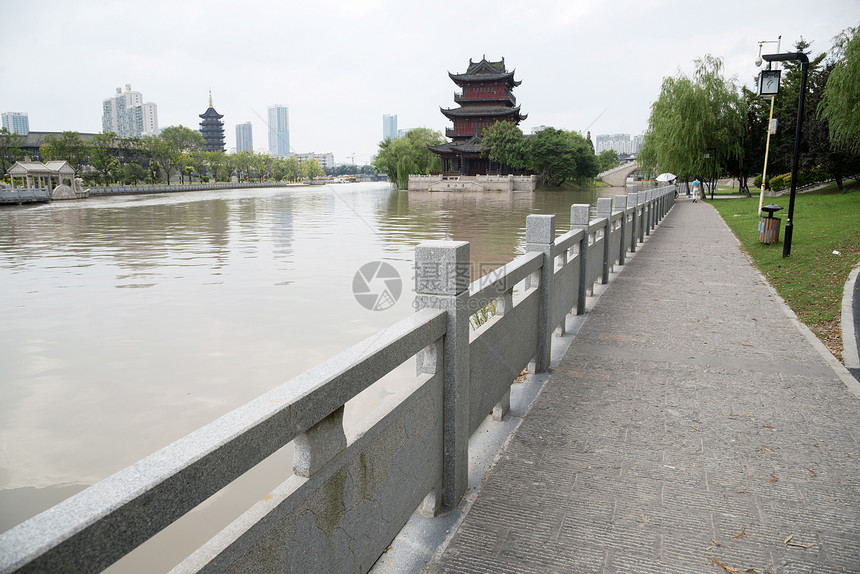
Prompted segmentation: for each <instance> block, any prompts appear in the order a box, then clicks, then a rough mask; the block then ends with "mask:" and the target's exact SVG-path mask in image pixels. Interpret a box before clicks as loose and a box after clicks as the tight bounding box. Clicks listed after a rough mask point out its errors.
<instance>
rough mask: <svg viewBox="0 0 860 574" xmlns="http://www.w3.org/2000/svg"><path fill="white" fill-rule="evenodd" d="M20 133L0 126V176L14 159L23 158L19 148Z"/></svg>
mask: <svg viewBox="0 0 860 574" xmlns="http://www.w3.org/2000/svg"><path fill="white" fill-rule="evenodd" d="M22 139H23V138H22V137H21V134H16V133H15V132H10V131H9V130H7V129H6V128H0V177H2V176H3V175H5V174H6V172H7V171H8V170H9V168H10V167H12V165H14V163H15V162H16V161H20V160H22V159H24V150H22V149H21V147H20V146H21V140H22Z"/></svg>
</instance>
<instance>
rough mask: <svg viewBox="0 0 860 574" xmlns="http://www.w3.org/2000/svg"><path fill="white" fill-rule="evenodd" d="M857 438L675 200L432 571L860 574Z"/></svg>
mask: <svg viewBox="0 0 860 574" xmlns="http://www.w3.org/2000/svg"><path fill="white" fill-rule="evenodd" d="M858 438H860V400H858V399H857V398H856V397H855V396H854V395H852V394H851V393H849V392H848V391H847V390H846V387H845V384H844V383H843V381H842V380H841V379H840V378H839V376H837V374H836V373H835V372H834V371H833V369H832V367H831V366H830V364H829V363H828V362H827V361H826V360H825V359H824V358H823V357H822V355H821V354H820V352H819V350H818V349H816V348H815V347H813V346H812V345H811V344H810V343H809V341H808V340H807V339H806V338H805V336H804V334H803V333H802V332H801V331H800V330H799V329H798V328H796V326H795V324H794V323H793V321H792V319H791V318H790V317H789V315H788V314H786V313H785V312H784V309H783V308H782V303H781V302H780V299H779V298H778V297H776V296H775V294H774V292H773V290H772V289H771V287H770V286H769V285H768V284H767V283H766V282H765V281H764V280H763V278H762V277H761V275H760V274H758V272H757V271H755V270H754V269H753V268H752V267H751V265H750V264H749V262H748V261H747V259H746V257H745V256H744V255H743V253H742V252H741V251H740V249H739V247H738V244H737V242H736V241H735V239H734V237H732V235H731V233H730V232H729V231H728V229H727V228H726V226H725V225H724V224H723V222H722V221H721V219H720V218H719V216H718V215H717V214H716V212H715V211H714V210H713V209H712V208H711V207H710V206H709V205H708V204H707V203H696V204H693V203H689V202H687V201H680V202H678V203H676V205H675V206H674V208H673V210H672V211H671V212H670V213H669V215H668V216H667V217H666V219H665V220H664V222H663V223H662V224H661V225H660V226H659V227H658V228H657V229H656V230H655V231H654V232H653V233H652V234H651V235H650V237H649V238H648V240H647V241H646V243H644V244H643V245H640V246H639V247H637V253H636V255H635V256H634V257H633V258H632V259H628V261H627V264H626V265H625V266H624V270H623V272H622V273H621V274H620V275H618V276H617V277H616V278H615V280H614V282H613V283H612V284H610V286H609V289H608V290H607V291H606V292H605V293H604V294H603V295H602V296H601V298H600V299H599V300H598V302H597V305H596V306H595V307H594V309H593V310H592V311H591V312H590V313H589V315H588V316H587V318H586V320H585V322H584V323H583V325H582V327H581V329H580V331H579V333H578V334H577V336H576V339H575V340H574V343H573V345H572V346H571V347H570V349H569V351H568V353H567V355H566V356H565V358H564V359H563V360H562V361H561V362H560V363H559V365H558V366H557V368H556V369H555V371H554V372H553V374H552V376H551V378H550V380H549V381H548V382H547V383H546V385H545V387H544V389H543V391H542V392H541V394H540V396H539V397H538V398H537V399H536V401H535V403H534V405H533V406H532V409H531V411H530V412H529V413H528V414H527V416H526V417H525V420H524V421H523V423H522V425H521V427H520V428H519V430H518V431H517V432H516V434H515V435H514V436H513V437H512V439H511V440H510V441H509V443H508V444H507V446H506V447H505V449H504V450H503V451H502V452H501V453H500V455H499V459H498V462H497V463H496V465H495V466H494V467H493V468H492V469H491V471H490V472H489V473H488V475H487V477H486V479H485V483H484V486H483V487H482V490H481V491H480V494H479V495H478V497H477V500H476V501H475V502H474V504H473V506H472V508H471V510H470V511H469V513H468V515H467V516H466V518H465V520H464V522H463V524H462V525H461V526H460V528H459V530H458V532H457V534H456V535H455V536H454V537H453V540H452V541H451V543H450V544H449V545H448V547H447V549H446V551H445V553H444V554H443V555H442V557H441V558H440V560H439V561H438V563H436V564H435V565H433V566H432V567H431V570H432V571H434V572H440V573H441V572H540V573H551V572H558V573H580V572H589V573H591V572H601V573H622V572H623V573H628V572H648V573H652V572H662V573H684V574H689V573H691V572H703V573H711V572H717V573H721V572H725V571H726V570H724V568H723V567H722V566H721V565H723V566H725V567H726V568H729V569H731V568H734V569H736V570H739V571H741V572H744V571H747V570H750V571H753V572H769V573H771V574H788V573H794V572H804V573H809V572H860V464H858V459H860V445H858ZM789 537H791V538H790V539H789ZM786 540H788V542H789V543H788V544H786ZM728 571H732V570H728Z"/></svg>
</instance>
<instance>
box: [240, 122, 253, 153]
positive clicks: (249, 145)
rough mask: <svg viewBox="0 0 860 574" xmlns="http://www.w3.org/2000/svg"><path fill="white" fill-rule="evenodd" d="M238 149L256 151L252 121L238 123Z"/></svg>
mask: <svg viewBox="0 0 860 574" xmlns="http://www.w3.org/2000/svg"><path fill="white" fill-rule="evenodd" d="M236 151H254V132H253V129H252V127H251V122H245V123H244V124H236Z"/></svg>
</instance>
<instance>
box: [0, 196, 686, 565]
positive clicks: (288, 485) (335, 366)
mask: <svg viewBox="0 0 860 574" xmlns="http://www.w3.org/2000/svg"><path fill="white" fill-rule="evenodd" d="M673 200H674V188H673V187H665V188H660V189H656V190H649V191H642V192H638V193H629V194H627V195H619V196H616V197H615V198H614V199H609V198H600V199H599V200H598V206H597V216H596V218H593V219H592V218H591V217H590V206H589V205H587V204H582V205H579V204H577V205H573V206H571V228H570V230H569V231H567V232H565V233H562V234H561V235H557V233H556V225H555V216H554V215H529V216H528V217H527V220H526V253H525V254H523V255H521V256H519V257H517V258H516V259H514V260H513V261H511V262H509V263H508V264H506V265H504V266H503V267H501V268H499V269H497V270H495V271H493V272H492V273H490V274H488V275H485V276H484V277H481V278H480V279H478V280H477V281H475V282H472V283H471V284H470V283H469V268H470V250H469V243H467V242H452V241H429V242H425V243H422V244H420V245H418V246H417V247H416V250H415V271H416V283H415V286H416V288H415V291H416V298H415V306H416V309H417V311H416V313H415V314H413V315H412V316H410V317H408V318H406V319H404V320H402V321H399V322H398V323H395V324H394V325H392V326H390V327H388V328H387V329H385V330H383V331H381V332H379V333H377V334H375V335H373V336H372V337H370V338H368V339H367V340H365V341H364V342H362V343H360V344H358V345H356V346H354V347H352V348H350V349H348V350H346V351H344V352H343V353H341V354H339V355H337V356H335V357H333V358H332V359H330V360H328V361H326V362H324V363H322V364H321V365H319V366H317V367H315V368H313V369H311V370H309V371H307V372H305V373H303V374H301V375H299V376H298V377H295V378H294V379H292V380H290V381H287V382H286V383H284V384H282V385H281V386H279V387H276V388H275V389H273V390H271V391H269V392H268V393H265V394H264V395H261V396H260V397H258V398H257V399H254V400H252V401H251V402H249V403H247V404H245V405H243V406H241V407H239V408H237V409H235V410H234V411H232V412H230V413H228V414H226V415H224V416H222V417H220V418H218V419H217V420H215V421H213V422H212V423H210V424H208V425H206V426H204V427H202V428H200V429H198V430H197V431H195V432H193V433H191V434H189V435H187V436H185V437H184V438H182V439H180V440H178V441H177V442H175V443H173V444H171V445H169V446H167V447H165V448H164V449H162V450H160V451H158V452H156V453H154V454H153V455H150V456H149V457H147V458H145V459H143V460H141V461H139V462H137V463H135V464H133V465H132V466H130V467H128V468H126V469H123V470H121V471H119V472H118V473H116V474H114V475H112V476H110V477H108V478H106V479H105V480H103V481H101V482H99V483H97V484H95V485H93V486H92V487H90V488H88V489H86V490H84V491H82V492H80V493H78V494H76V495H74V496H72V497H71V498H69V499H67V500H66V501H64V502H62V503H60V504H58V505H56V506H55V507H53V508H51V509H49V510H47V511H45V512H43V513H42V514H39V515H38V516H36V517H34V518H32V519H30V520H28V521H26V522H24V523H22V524H20V525H18V526H16V527H14V528H12V529H11V530H9V531H7V532H5V533H3V534H0V550H2V551H0V573H10V572H25V571H49V572H51V571H84V570H86V571H100V570H103V569H105V568H107V567H108V566H109V565H110V564H112V563H113V562H115V561H116V560H118V559H119V558H121V557H122V556H124V555H126V554H128V553H129V552H131V550H133V549H134V548H136V547H137V546H139V545H141V544H142V543H144V542H145V541H146V540H148V539H149V538H151V537H152V536H153V535H155V534H156V533H158V532H159V531H161V530H163V529H164V528H166V527H167V526H169V525H171V524H172V523H173V522H175V521H176V520H177V519H178V518H179V517H181V516H182V515H184V514H185V513H187V512H189V511H191V510H192V509H193V508H194V507H196V506H197V505H198V504H200V503H201V502H203V501H205V500H206V499H208V498H209V497H211V496H213V495H214V494H216V493H217V492H218V491H219V490H221V489H222V488H224V487H225V486H226V485H228V484H229V483H231V482H232V481H233V480H235V479H236V478H237V477H239V476H241V475H242V474H244V473H245V472H246V471H247V470H248V469H250V468H252V467H253V466H255V465H256V464H258V463H259V462H261V461H262V460H264V459H265V458H266V457H268V456H269V455H271V454H272V453H274V452H276V451H277V450H279V449H280V448H282V447H283V446H284V445H285V444H287V443H288V442H291V441H292V442H293V444H294V447H295V455H294V460H293V471H294V476H292V477H290V478H288V479H287V480H286V481H285V482H283V483H282V484H281V485H280V486H279V487H277V488H276V489H275V490H273V491H272V492H271V493H270V495H268V496H266V497H265V498H264V499H263V500H261V501H259V502H258V503H257V504H255V505H254V506H252V507H251V508H250V509H249V510H248V511H247V512H246V513H245V514H243V515H242V516H241V517H240V518H238V519H237V520H236V521H234V522H233V523H232V524H231V525H229V526H228V527H227V528H225V529H224V530H222V531H221V532H220V533H219V534H218V535H216V536H215V537H214V538H212V539H211V540H210V541H208V542H207V543H206V544H204V545H203V546H202V547H201V548H199V549H198V550H197V551H195V552H194V553H193V554H191V556H189V557H188V558H187V559H186V560H185V561H183V562H182V563H181V564H180V565H178V566H177V567H176V569H175V570H174V572H200V571H203V570H205V571H218V572H246V571H247V572H250V571H301V572H335V571H352V572H356V571H357V572H367V571H368V570H369V569H370V568H371V567H372V566H373V564H374V563H375V562H376V560H377V559H378V558H379V556H380V555H381V554H383V553H384V552H385V549H386V548H387V547H388V545H389V544H390V543H391V541H392V540H393V539H394V537H395V536H396V535H397V533H398V532H399V531H400V529H401V528H402V527H403V525H404V524H406V522H407V521H408V519H409V518H410V516H412V514H413V513H414V512H416V509H418V511H419V512H421V513H423V514H425V515H431V516H432V515H436V514H438V513H439V511H440V510H441V509H442V508H453V507H455V506H456V505H457V504H458V503H459V501H460V499H461V497H462V496H463V495H464V493H465V491H466V487H467V472H468V467H469V456H470V453H469V447H468V441H469V438H470V436H471V435H472V434H474V432H475V429H476V428H477V427H478V425H479V424H480V423H481V422H483V421H484V420H485V419H487V418H488V417H493V418H495V419H502V418H504V417H505V415H506V413H507V411H508V409H509V405H510V391H511V385H512V384H513V382H514V380H515V379H516V378H517V377H519V375H520V374H521V373H522V371H523V370H524V369H526V368H527V367H529V365H530V364H531V370H532V371H534V372H543V371H546V370H547V369H548V367H549V357H550V350H551V344H552V338H553V334H554V333H556V332H560V331H563V330H564V326H565V320H566V318H567V316H568V315H569V314H570V313H576V314H582V313H584V312H585V300H586V296H587V294H588V292H589V291H590V290H591V289H592V288H593V286H594V285H595V283H597V282H601V283H606V282H607V281H608V280H609V277H610V271H611V270H612V268H613V266H616V265H624V263H625V257H626V254H627V253H629V252H631V251H635V250H636V248H637V245H638V244H639V243H642V242H643V241H644V238H645V236H646V235H649V234H650V233H651V231H652V230H653V229H654V228H655V227H656V226H657V225H658V224H659V222H660V221H661V220H662V218H663V216H665V214H666V213H667V212H668V211H669V210H670V209H671V207H672V204H673ZM493 302H495V306H496V307H495V308H496V314H495V316H493V317H492V318H490V319H489V321H487V322H486V323H485V324H483V325H482V326H480V327H479V328H477V329H476V330H474V331H473V330H471V328H470V325H469V319H470V317H471V316H472V315H473V314H474V313H475V312H476V311H479V310H480V309H483V308H485V307H487V306H488V305H489V304H491V303H493ZM574 344H575V343H574ZM413 358H415V361H416V364H417V376H416V377H415V378H414V379H412V380H409V381H405V382H404V383H403V385H402V387H401V390H400V391H399V393H397V394H396V395H394V396H393V397H390V398H389V399H386V401H385V403H384V404H383V405H381V406H380V408H379V409H378V410H377V411H375V412H374V413H373V414H371V415H370V416H368V417H367V418H365V419H364V420H363V421H362V422H361V423H360V424H359V425H358V426H357V427H355V428H353V429H349V430H348V431H346V430H345V429H344V426H343V413H344V405H345V403H346V402H347V401H349V400H350V399H351V398H353V397H355V396H356V395H357V394H358V393H359V392H361V391H363V390H364V389H366V388H367V387H368V386H370V385H371V384H373V383H374V382H376V381H378V380H379V379H381V378H382V377H383V376H385V375H386V374H387V373H389V372H390V371H392V370H393V369H394V368H396V367H397V366H399V365H401V364H403V363H404V362H406V361H408V360H410V359H413Z"/></svg>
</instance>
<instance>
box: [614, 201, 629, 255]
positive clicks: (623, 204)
mask: <svg viewBox="0 0 860 574" xmlns="http://www.w3.org/2000/svg"><path fill="white" fill-rule="evenodd" d="M615 211H620V212H621V240H620V241H621V249H619V250H618V264H619V265H624V256H625V255H626V254H627V241H626V239H627V233H628V229H627V227H628V226H627V196H626V195H616V196H615Z"/></svg>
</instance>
